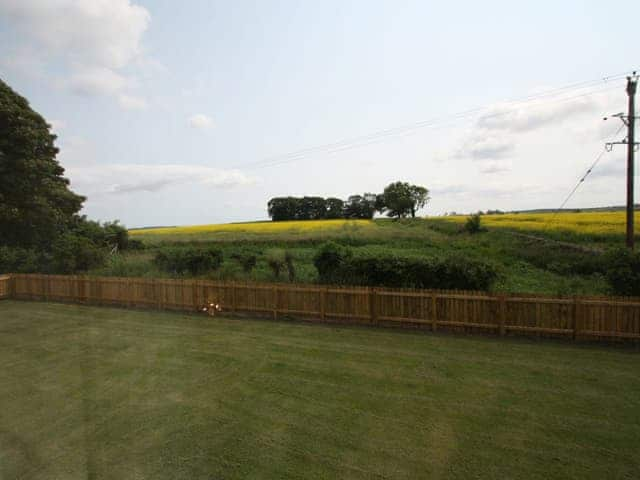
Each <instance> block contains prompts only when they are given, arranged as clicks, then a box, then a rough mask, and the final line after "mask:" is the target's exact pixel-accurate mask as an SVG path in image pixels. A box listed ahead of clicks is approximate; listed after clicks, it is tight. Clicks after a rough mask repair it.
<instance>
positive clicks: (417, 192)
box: [379, 182, 430, 218]
mask: <svg viewBox="0 0 640 480" xmlns="http://www.w3.org/2000/svg"><path fill="white" fill-rule="evenodd" d="M429 200H430V197H429V190H428V189H426V188H425V187H421V186H420V185H411V184H409V183H407V182H394V183H390V184H389V185H387V187H386V188H385V189H384V193H383V194H382V198H381V199H380V200H379V204H380V205H379V208H380V209H382V210H384V211H386V212H387V215H388V216H389V217H398V218H400V217H407V216H409V215H411V217H412V218H415V216H416V212H417V211H418V210H419V209H420V208H422V207H424V206H425V205H426V204H427V202H428V201H429Z"/></svg>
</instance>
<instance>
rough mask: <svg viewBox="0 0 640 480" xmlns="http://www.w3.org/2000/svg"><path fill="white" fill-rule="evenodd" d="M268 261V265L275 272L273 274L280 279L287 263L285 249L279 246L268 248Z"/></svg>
mask: <svg viewBox="0 0 640 480" xmlns="http://www.w3.org/2000/svg"><path fill="white" fill-rule="evenodd" d="M266 261H267V265H268V266H269V268H270V269H271V271H272V272H273V276H274V277H275V279H276V280H278V279H279V278H280V272H282V270H283V269H284V267H285V264H286V259H285V253H284V251H283V250H281V249H279V248H272V249H271V250H268V251H267V254H266Z"/></svg>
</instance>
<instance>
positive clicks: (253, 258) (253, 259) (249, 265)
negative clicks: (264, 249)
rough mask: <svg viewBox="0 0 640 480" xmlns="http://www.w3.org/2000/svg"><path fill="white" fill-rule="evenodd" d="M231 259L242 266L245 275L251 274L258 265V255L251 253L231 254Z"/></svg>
mask: <svg viewBox="0 0 640 480" xmlns="http://www.w3.org/2000/svg"><path fill="white" fill-rule="evenodd" d="M231 258H233V259H234V260H236V261H237V262H238V263H239V264H240V265H241V266H242V270H243V271H244V273H251V271H252V270H253V269H254V268H255V266H256V264H257V263H258V257H257V255H256V254H255V253H251V252H235V253H232V254H231Z"/></svg>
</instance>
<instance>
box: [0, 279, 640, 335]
mask: <svg viewBox="0 0 640 480" xmlns="http://www.w3.org/2000/svg"><path fill="white" fill-rule="evenodd" d="M2 297H5V298H16V299H24V300H52V301H62V302H78V303H86V304H96V305H117V306H124V307H144V308H156V309H161V310H181V311H194V312H195V311H198V310H199V309H200V308H202V307H203V306H204V305H205V304H206V303H207V302H216V303H219V304H220V305H221V306H222V308H223V310H224V312H225V313H226V314H236V313H248V314H262V315H268V316H270V317H273V318H278V317H281V316H286V317H292V318H306V319H311V320H320V321H334V322H348V323H363V324H367V325H397V326H406V327H423V328H427V329H430V330H432V331H437V330H457V331H468V332H487V333H493V334H498V335H525V336H545V337H547V336H551V337H564V338H569V339H574V340H577V339H595V340H605V341H611V340H613V339H616V340H631V341H638V340H640V300H638V299H632V300H630V299H620V298H607V297H572V298H553V297H548V296H541V295H502V294H498V295H494V294H487V293H485V292H461V291H442V290H398V289H386V288H367V287H346V288H341V287H335V286H318V285H290V284H259V283H248V284H247V283H233V282H216V281H208V280H175V279H146V278H120V277H87V276H73V275H72V276H64V275H38V274H13V275H10V276H4V277H0V298H2Z"/></svg>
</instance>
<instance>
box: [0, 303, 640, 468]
mask: <svg viewBox="0 0 640 480" xmlns="http://www.w3.org/2000/svg"><path fill="white" fill-rule="evenodd" d="M0 364H1V365H2V367H3V368H2V369H1V370H0V478H1V479H5V478H6V479H14V478H21V479H30V478H43V479H49V478H83V479H84V478H92V479H102V478H113V479H125V478H153V479H162V478H167V479H178V478H185V479H205V478H206V479H219V478H224V479H232V478H278V479H279V478H410V479H415V478H447V479H449V478H450V479H456V478H459V479H467V478H492V479H493V478H497V479H503V478H505V479H507V478H509V479H513V478H526V479H536V478H538V479H550V478H558V479H566V478H576V479H587V478H593V479H603V478H628V479H631V478H638V477H637V476H638V472H640V354H639V353H638V351H637V350H633V349H621V348H605V347H593V346H580V345H569V344H562V343H553V342H532V341H518V340H499V339H493V338H482V337H479V338H478V337H460V336H458V337H456V336H446V335H432V334H422V333H417V332H404V331H392V330H383V329H378V330H376V329H367V328H355V327H353V328H349V327H336V326H326V325H311V324H301V323H287V322H271V321H260V320H247V319H229V318H215V319H212V318H209V317H205V316H202V317H199V316H190V315H180V314H171V313H158V312H138V311H126V310H119V309H110V308H93V307H84V306H70V305H61V304H46V303H27V302H16V301H2V302H0Z"/></svg>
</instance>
